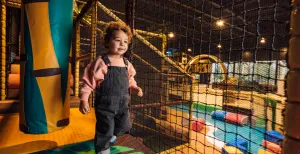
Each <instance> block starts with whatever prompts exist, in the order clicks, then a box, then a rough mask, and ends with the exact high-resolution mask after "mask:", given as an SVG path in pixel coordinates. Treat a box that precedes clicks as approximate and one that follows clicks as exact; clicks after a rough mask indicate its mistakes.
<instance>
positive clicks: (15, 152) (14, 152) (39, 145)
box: [0, 140, 57, 154]
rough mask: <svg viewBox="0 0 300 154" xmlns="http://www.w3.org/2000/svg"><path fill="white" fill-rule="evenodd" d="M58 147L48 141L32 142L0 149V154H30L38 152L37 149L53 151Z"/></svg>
mask: <svg viewBox="0 0 300 154" xmlns="http://www.w3.org/2000/svg"><path fill="white" fill-rule="evenodd" d="M56 147H57V143H56V142H54V141H48V140H39V141H32V142H27V143H23V144H18V145H14V146H10V147H6V148H3V149H0V153H3V154H4V153H5V154H19V153H30V152H34V151H36V149H44V150H46V149H53V148H56Z"/></svg>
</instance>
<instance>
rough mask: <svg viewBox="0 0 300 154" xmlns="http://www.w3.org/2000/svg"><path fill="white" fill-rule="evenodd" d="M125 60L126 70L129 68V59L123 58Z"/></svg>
mask: <svg viewBox="0 0 300 154" xmlns="http://www.w3.org/2000/svg"><path fill="white" fill-rule="evenodd" d="M123 60H124V64H125V66H126V68H128V59H127V58H125V57H123Z"/></svg>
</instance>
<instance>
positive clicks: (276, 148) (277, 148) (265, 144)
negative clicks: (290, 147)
mask: <svg viewBox="0 0 300 154" xmlns="http://www.w3.org/2000/svg"><path fill="white" fill-rule="evenodd" d="M262 146H263V147H264V148H266V149H267V151H269V152H272V153H275V154H281V150H282V149H281V147H280V146H279V145H277V144H275V143H272V142H269V141H267V140H263V141H262Z"/></svg>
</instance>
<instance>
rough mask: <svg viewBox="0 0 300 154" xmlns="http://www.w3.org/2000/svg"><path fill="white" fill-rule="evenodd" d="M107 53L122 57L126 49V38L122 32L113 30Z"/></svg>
mask: <svg viewBox="0 0 300 154" xmlns="http://www.w3.org/2000/svg"><path fill="white" fill-rule="evenodd" d="M108 47H109V53H110V54H114V55H120V56H121V55H123V54H124V53H125V52H126V51H127V49H128V36H127V35H126V33H125V32H124V31H122V30H115V31H114V32H113V35H112V36H111V38H110V40H109V44H108Z"/></svg>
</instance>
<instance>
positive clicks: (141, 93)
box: [137, 87, 143, 97]
mask: <svg viewBox="0 0 300 154" xmlns="http://www.w3.org/2000/svg"><path fill="white" fill-rule="evenodd" d="M137 95H138V96H139V97H142V96H143V90H142V88H140V87H139V88H138V93H137Z"/></svg>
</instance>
